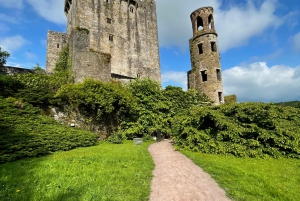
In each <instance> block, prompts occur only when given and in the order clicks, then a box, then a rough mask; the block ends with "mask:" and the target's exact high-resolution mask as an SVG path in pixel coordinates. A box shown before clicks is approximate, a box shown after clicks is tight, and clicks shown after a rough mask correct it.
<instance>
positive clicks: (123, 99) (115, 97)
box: [55, 79, 134, 127]
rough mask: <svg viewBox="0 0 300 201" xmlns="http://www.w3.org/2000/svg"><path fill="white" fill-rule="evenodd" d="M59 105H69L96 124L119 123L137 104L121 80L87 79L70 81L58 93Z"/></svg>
mask: <svg viewBox="0 0 300 201" xmlns="http://www.w3.org/2000/svg"><path fill="white" fill-rule="evenodd" d="M55 98H56V104H57V105H65V106H68V107H69V110H70V111H76V112H78V113H79V114H81V115H82V116H84V117H85V118H86V119H90V120H91V122H90V123H92V124H98V125H101V124H105V125H106V126H107V127H110V126H114V127H116V126H118V125H119V124H120V122H121V121H122V119H123V118H124V117H126V116H127V115H128V114H129V113H130V110H131V108H132V107H133V106H134V101H133V97H132V95H131V94H130V93H129V91H128V90H127V89H126V86H123V85H122V84H121V83H118V82H108V83H102V82H100V81H96V80H92V79H86V80H85V81H84V82H83V83H76V84H67V85H64V86H62V87H61V89H60V90H59V91H58V92H57V94H56V96H55Z"/></svg>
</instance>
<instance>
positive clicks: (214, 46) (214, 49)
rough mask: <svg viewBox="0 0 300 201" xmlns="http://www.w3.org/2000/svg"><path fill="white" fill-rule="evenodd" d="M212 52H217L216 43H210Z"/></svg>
mask: <svg viewBox="0 0 300 201" xmlns="http://www.w3.org/2000/svg"><path fill="white" fill-rule="evenodd" d="M210 46H211V51H212V52H216V51H217V44H216V42H210Z"/></svg>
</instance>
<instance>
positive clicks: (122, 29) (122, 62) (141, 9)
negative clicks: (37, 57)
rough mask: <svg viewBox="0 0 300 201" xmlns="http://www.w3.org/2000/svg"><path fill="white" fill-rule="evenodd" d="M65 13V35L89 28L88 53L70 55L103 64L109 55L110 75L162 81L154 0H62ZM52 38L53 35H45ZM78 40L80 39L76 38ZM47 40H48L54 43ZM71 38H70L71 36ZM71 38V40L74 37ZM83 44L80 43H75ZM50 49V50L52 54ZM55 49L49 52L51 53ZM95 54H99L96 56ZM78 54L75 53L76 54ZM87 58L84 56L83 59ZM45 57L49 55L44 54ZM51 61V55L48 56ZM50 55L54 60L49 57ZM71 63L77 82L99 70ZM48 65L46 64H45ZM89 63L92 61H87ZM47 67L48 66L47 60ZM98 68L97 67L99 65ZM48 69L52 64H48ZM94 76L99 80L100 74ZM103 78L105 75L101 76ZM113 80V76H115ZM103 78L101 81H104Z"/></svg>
mask: <svg viewBox="0 0 300 201" xmlns="http://www.w3.org/2000/svg"><path fill="white" fill-rule="evenodd" d="M65 14H66V16H67V35H68V36H70V37H73V36H72V34H73V31H74V30H80V29H85V30H88V31H89V34H88V39H87V40H86V39H84V40H85V41H84V42H85V43H86V47H85V48H88V49H89V50H90V53H93V54H89V53H87V52H86V53H84V54H83V52H82V51H77V50H75V49H73V51H72V56H73V57H75V58H81V59H82V60H85V61H87V60H88V59H92V60H93V62H97V63H95V64H93V65H97V64H98V63H99V62H100V65H101V66H102V67H103V65H104V63H107V62H106V61H104V62H101V61H100V60H101V59H102V57H103V59H104V60H106V59H107V58H108V57H107V55H110V61H109V63H107V65H110V69H111V72H110V73H111V74H114V75H120V77H122V79H124V77H129V78H137V77H139V78H145V77H149V78H150V79H153V80H156V81H158V82H159V83H161V73H160V61H159V50H158V32H157V17H156V4H155V1H153V0H107V1H103V0H100V1H99V0H65ZM48 38H51V39H52V41H54V43H55V40H54V39H53V38H58V37H56V35H55V37H48ZM79 39H80V38H79ZM52 41H49V43H53V42H52ZM70 41H72V39H70ZM73 41H74V40H73ZM78 43H81V44H82V45H83V42H78ZM51 52H52V53H51ZM54 52H55V45H54V50H53V51H52V50H51V51H48V54H49V53H51V54H54ZM94 53H99V54H101V55H102V56H100V57H98V56H97V57H98V59H100V60H98V59H95V58H94V56H95V54H94ZM77 54H78V55H77ZM85 57H86V58H85ZM47 58H48V56H47ZM49 58H50V59H51V60H52V61H54V60H55V59H54V56H49ZM52 58H53V59H52ZM77 61H78V62H75V63H73V65H76V66H72V68H73V72H74V74H75V77H79V78H76V80H77V81H80V80H82V78H81V77H94V75H95V74H97V73H98V72H94V71H93V70H94V69H97V68H96V66H94V67H93V68H89V69H90V70H87V67H86V65H83V66H80V65H81V64H84V62H83V63H80V62H79V60H77ZM47 65H48V63H47ZM90 65H92V63H91V62H90ZM49 66H51V64H50V62H49ZM102 67H99V68H102ZM49 70H51V67H49ZM96 77H98V78H97V79H102V78H100V77H99V76H96ZM102 77H103V78H104V80H106V78H107V77H106V74H105V75H104V76H102ZM114 79H116V78H114ZM104 80H102V81H104Z"/></svg>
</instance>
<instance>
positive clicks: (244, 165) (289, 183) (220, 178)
mask: <svg viewBox="0 0 300 201" xmlns="http://www.w3.org/2000/svg"><path fill="white" fill-rule="evenodd" d="M182 153H184V154H185V155H186V156H188V157H189V158H191V159H192V160H193V161H194V162H195V163H196V164H197V165H199V166H200V167H201V168H203V169H204V170H205V171H206V172H208V173H209V174H210V175H211V176H212V177H213V178H214V179H215V180H216V181H217V182H218V183H219V184H220V186H221V187H222V188H224V189H225V190H226V192H227V195H228V196H229V197H231V198H233V200H243V201H248V200H249V201H256V200H257V201H262V200H266V201H272V200H277V201H283V200H287V201H298V200H300V160H299V159H286V158H281V159H271V158H270V159H254V158H236V157H234V156H225V155H212V154H200V153H195V152H190V151H182Z"/></svg>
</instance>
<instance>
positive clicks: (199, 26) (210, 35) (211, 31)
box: [188, 7, 224, 104]
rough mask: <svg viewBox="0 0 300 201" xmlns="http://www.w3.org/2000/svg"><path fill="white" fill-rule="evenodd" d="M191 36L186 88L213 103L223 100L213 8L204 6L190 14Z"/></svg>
mask: <svg viewBox="0 0 300 201" xmlns="http://www.w3.org/2000/svg"><path fill="white" fill-rule="evenodd" d="M191 21H192V25H193V38H192V39H190V41H189V43H190V54H191V65H192V70H191V71H189V72H188V88H192V89H197V90H198V91H199V93H204V94H206V95H207V96H208V98H209V99H210V100H212V101H213V102H214V103H215V104H219V103H223V102H224V94H223V86H222V74H221V64H220V54H219V51H218V42H217V33H216V31H215V28H214V22H213V9H212V8H211V7H204V8H200V9H198V10H196V11H194V12H193V13H192V14H191Z"/></svg>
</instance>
